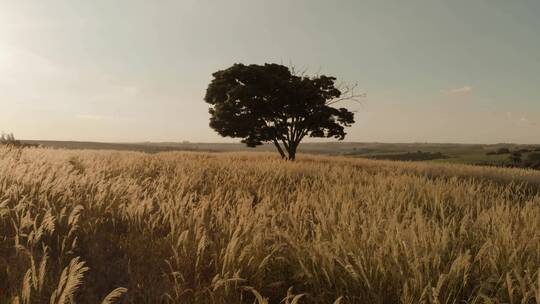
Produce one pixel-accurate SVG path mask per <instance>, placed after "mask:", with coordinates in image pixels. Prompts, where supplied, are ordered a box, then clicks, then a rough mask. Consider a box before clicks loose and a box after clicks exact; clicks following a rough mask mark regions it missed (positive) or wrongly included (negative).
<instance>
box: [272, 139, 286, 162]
mask: <svg viewBox="0 0 540 304" xmlns="http://www.w3.org/2000/svg"><path fill="white" fill-rule="evenodd" d="M274 145H275V146H276V148H277V150H278V151H279V155H281V158H282V159H286V158H287V156H286V155H285V152H283V149H282V148H281V146H280V145H279V143H278V141H277V140H276V139H274Z"/></svg>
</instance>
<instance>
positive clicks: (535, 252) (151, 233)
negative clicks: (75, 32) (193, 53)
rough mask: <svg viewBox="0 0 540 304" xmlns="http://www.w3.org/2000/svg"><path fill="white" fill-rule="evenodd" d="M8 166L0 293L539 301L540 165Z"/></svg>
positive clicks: (77, 297) (60, 155) (26, 159)
mask: <svg viewBox="0 0 540 304" xmlns="http://www.w3.org/2000/svg"><path fill="white" fill-rule="evenodd" d="M0 172H2V174H1V175H0V303H21V304H24V303H254V302H255V303H281V301H283V302H282V303H289V304H292V303H540V196H539V194H538V189H540V172H539V171H531V170H521V169H503V168H489V167H473V166H467V165H457V164H454V165H452V164H438V163H431V162H415V163H410V162H390V161H376V160H367V159H360V158H350V157H330V156H307V155H300V156H299V160H298V161H297V162H294V163H293V162H284V161H281V160H278V158H277V156H276V155H275V154H269V153H246V152H235V153H213V154H210V153H196V152H167V153H158V154H144V153H138V152H126V151H123V152H117V151H83V150H52V149H23V150H18V149H7V148H0ZM105 298H106V299H105ZM104 299H105V300H104Z"/></svg>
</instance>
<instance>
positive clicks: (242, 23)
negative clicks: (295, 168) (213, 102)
mask: <svg viewBox="0 0 540 304" xmlns="http://www.w3.org/2000/svg"><path fill="white" fill-rule="evenodd" d="M539 13H540V1H538V0H513V1H508V0H446V1H443V0H407V1H404V0H393V1H390V0H388V1H387V0H373V1H364V0H355V1H352V0H351V1H327V0H324V1H323V0H316V1H315V0H306V1H293V0H289V1H276V0H272V1H254V0H249V1H248V0H245V1H232V0H227V1H218V0H216V1H206V0H189V1H137V0H129V1H127V0H125V1H119V0H115V1H110V0H101V1H99V0H92V1H88V0H65V1H55V0H51V1H43V0H35V1H22V0H12V1H6V0H0V130H3V131H6V132H14V133H15V135H16V137H19V138H24V139H55V140H95V141H181V140H189V141H224V139H222V138H220V137H219V136H218V135H217V134H215V132H214V131H212V130H211V129H210V128H209V127H208V118H209V115H208V106H207V104H206V103H204V101H203V96H204V93H205V89H206V86H207V85H208V83H209V81H210V80H211V74H212V72H214V71H216V70H219V69H223V68H226V67H228V66H230V65H232V64H233V63H235V62H242V63H264V62H277V63H284V64H289V62H292V63H293V64H294V65H296V66H297V67H301V68H308V69H309V71H312V72H314V73H315V72H318V71H321V73H325V74H330V75H334V76H336V77H338V78H339V79H341V80H344V81H348V82H357V83H358V84H359V88H360V89H361V90H362V91H363V92H365V93H367V98H365V100H364V104H363V105H362V106H360V105H357V104H352V105H350V108H351V109H354V110H357V111H358V112H357V116H356V119H357V123H356V124H355V126H354V127H353V128H351V129H350V130H349V135H348V137H347V140H348V141H381V142H410V141H416V142H425V141H428V142H466V143H475V142H481V143H495V142H519V143H540V18H538V14H539Z"/></svg>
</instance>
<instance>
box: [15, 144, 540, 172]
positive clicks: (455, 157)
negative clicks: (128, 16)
mask: <svg viewBox="0 0 540 304" xmlns="http://www.w3.org/2000/svg"><path fill="white" fill-rule="evenodd" d="M24 142H25V143H31V144H39V145H43V146H45V147H53V148H61V149H100V150H123V151H139V152H146V153H158V152H168V151H199V152H241V151H259V152H273V151H274V149H275V148H274V146H273V145H263V146H260V147H257V148H255V149H254V148H248V147H246V146H245V145H243V144H239V143H123V144H119V143H97V142H73V141H24ZM503 147H505V148H509V149H512V150H518V149H521V148H532V149H536V148H540V146H538V145H515V144H495V145H470V144H433V143H354V142H332V143H303V144H302V145H301V146H300V151H301V152H302V153H308V154H326V155H343V156H351V157H364V158H365V157H367V158H375V159H389V160H413V161H430V162H442V163H458V164H469V165H496V166H500V165H505V164H508V163H509V160H508V156H509V155H508V154H501V155H487V153H488V152H490V151H495V150H497V149H499V148H503ZM419 151H420V152H422V153H423V154H424V157H422V156H420V157H418V155H417V154H418V152H419ZM426 153H432V154H441V155H442V157H425V154H426ZM386 156H387V157H386ZM525 156H526V155H525Z"/></svg>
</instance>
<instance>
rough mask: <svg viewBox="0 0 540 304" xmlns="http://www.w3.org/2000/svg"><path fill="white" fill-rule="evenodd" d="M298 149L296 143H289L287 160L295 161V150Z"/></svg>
mask: <svg viewBox="0 0 540 304" xmlns="http://www.w3.org/2000/svg"><path fill="white" fill-rule="evenodd" d="M297 147H298V144H296V143H290V144H289V150H288V151H287V152H288V153H289V157H288V160H290V161H294V160H295V159H296V148H297Z"/></svg>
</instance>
